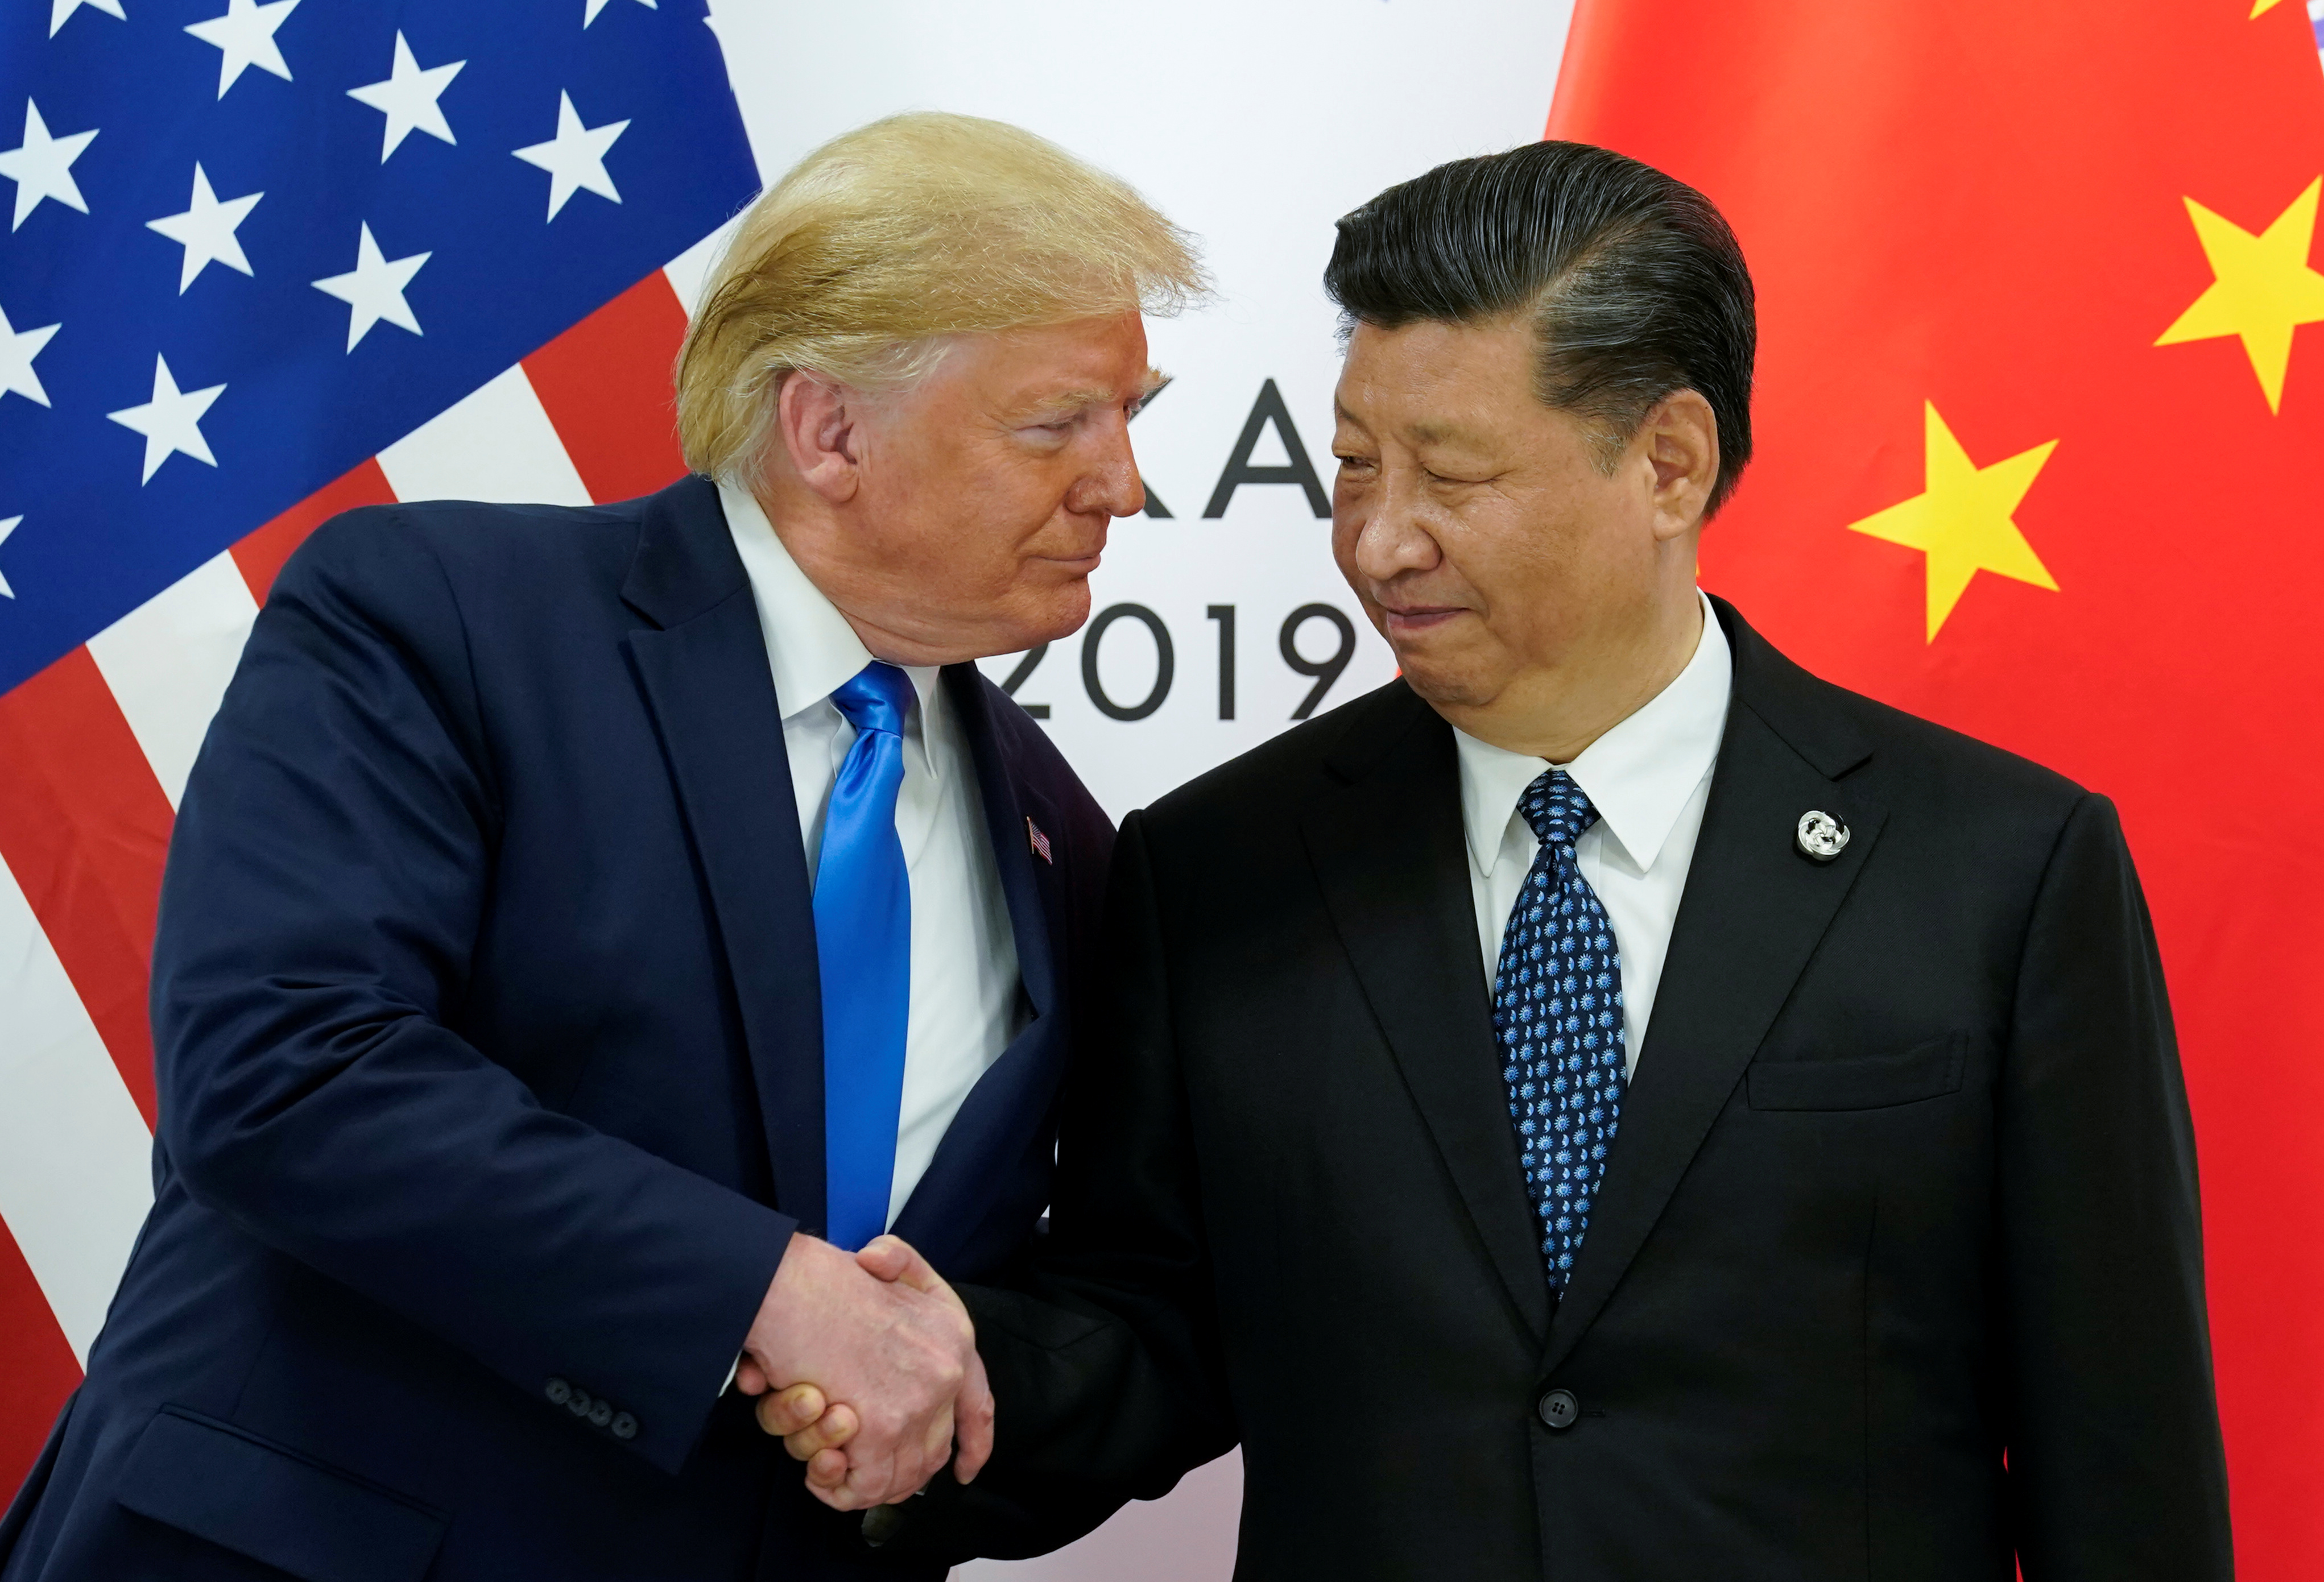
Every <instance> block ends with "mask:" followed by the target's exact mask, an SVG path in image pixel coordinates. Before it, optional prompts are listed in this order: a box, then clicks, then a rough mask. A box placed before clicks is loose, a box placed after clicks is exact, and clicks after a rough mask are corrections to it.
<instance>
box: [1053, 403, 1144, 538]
mask: <svg viewBox="0 0 2324 1582" xmlns="http://www.w3.org/2000/svg"><path fill="white" fill-rule="evenodd" d="M1094 444H1095V446H1096V454H1095V455H1093V456H1092V458H1091V460H1090V465H1089V470H1088V471H1087V472H1085V473H1084V474H1082V475H1081V477H1080V478H1079V479H1077V480H1076V481H1075V482H1074V487H1073V490H1072V492H1070V493H1069V494H1068V495H1067V496H1066V499H1065V505H1066V508H1067V509H1068V510H1074V511H1077V512H1080V513H1082V514H1084V515H1092V514H1094V513H1096V512H1098V511H1101V510H1102V511H1104V512H1106V513H1107V514H1108V515H1109V516H1136V515H1137V514H1138V513H1139V511H1141V510H1145V509H1146V484H1145V483H1144V481H1143V480H1141V479H1140V478H1139V475H1138V456H1137V454H1136V453H1135V452H1133V451H1132V450H1131V449H1130V419H1129V418H1126V417H1124V416H1122V415H1121V414H1120V413H1119V412H1117V413H1114V414H1113V415H1112V416H1111V418H1109V419H1108V420H1107V421H1106V422H1105V423H1103V424H1102V425H1101V426H1099V428H1098V431H1097V434H1096V437H1095V440H1094Z"/></svg>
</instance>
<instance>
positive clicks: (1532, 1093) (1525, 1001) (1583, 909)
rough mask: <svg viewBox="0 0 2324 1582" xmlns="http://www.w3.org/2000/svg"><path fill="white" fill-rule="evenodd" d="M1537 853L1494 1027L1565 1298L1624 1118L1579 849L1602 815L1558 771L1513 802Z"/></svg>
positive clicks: (1505, 939) (1496, 993)
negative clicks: (1575, 848)
mask: <svg viewBox="0 0 2324 1582" xmlns="http://www.w3.org/2000/svg"><path fill="white" fill-rule="evenodd" d="M1517 811H1518V812H1519V813H1521V814H1524V815H1525V821H1526V823H1527V824H1529V825H1530V826H1532V829H1533V832H1534V833H1535V835H1536V836H1538V837H1540V840H1541V851H1539V852H1538V853H1537V854H1536V855H1535V858H1534V860H1533V867H1532V868H1531V869H1528V870H1527V871H1526V878H1525V888H1524V889H1523V890H1522V891H1520V892H1519V893H1518V895H1517V905H1516V906H1515V907H1513V908H1511V910H1510V912H1509V921H1508V926H1507V927H1506V928H1504V929H1503V930H1502V932H1501V958H1500V966H1499V970H1498V971H1497V973H1496V974H1495V977H1494V980H1493V1027H1494V1030H1495V1031H1496V1032H1497V1033H1499V1035H1500V1040H1501V1061H1502V1065H1501V1080H1502V1081H1505V1082H1507V1083H1508V1087H1509V1118H1510V1120H1512V1121H1513V1122H1515V1123H1516V1125H1517V1147H1518V1149H1519V1151H1520V1153H1521V1155H1522V1158H1523V1160H1524V1164H1525V1182H1526V1197H1527V1198H1529V1199H1531V1200H1532V1201H1533V1206H1534V1213H1535V1216H1536V1217H1537V1219H1538V1223H1539V1225H1540V1228H1541V1255H1542V1261H1543V1262H1544V1263H1545V1264H1546V1265H1548V1270H1549V1287H1550V1289H1551V1290H1552V1291H1563V1290H1564V1288H1565V1282H1566V1280H1567V1279H1568V1277H1569V1276H1570V1275H1571V1274H1572V1270H1573V1260H1574V1257H1575V1255H1577V1254H1579V1253H1580V1252H1581V1250H1582V1236H1583V1235H1584V1234H1585V1233H1586V1232H1587V1231H1588V1230H1589V1228H1590V1210H1591V1208H1592V1207H1593V1206H1594V1205H1595V1204H1596V1202H1597V1199H1598V1188H1599V1186H1600V1183H1601V1182H1604V1180H1605V1179H1606V1155H1607V1153H1608V1151H1609V1149H1611V1148H1612V1146H1613V1143H1614V1133H1615V1131H1616V1129H1617V1128H1618V1127H1619V1126H1620V1124H1621V1118H1622V1089H1623V1081H1622V1058H1623V1057H1622V958H1621V952H1620V951H1619V950H1618V948H1617V947H1616V945H1615V943H1614V926H1613V924H1610V923H1609V922H1608V921H1607V919H1606V908H1605V907H1604V906H1600V905H1599V902H1598V894H1597V892H1596V891H1595V890H1592V889H1591V888H1590V881H1589V880H1587V879H1585V878H1582V869H1581V867H1580V866H1579V865H1578V864H1577V863H1576V862H1575V860H1574V856H1573V844H1574V842H1577V841H1579V840H1580V839H1581V838H1582V832H1583V831H1585V830H1587V829H1588V828H1589V827H1590V826H1591V824H1593V823H1597V822H1598V810H1597V809H1596V808H1594V807H1592V806H1591V805H1590V798H1588V797H1587V796H1583V795H1582V787H1580V786H1576V785H1575V784H1574V783H1573V782H1572V779H1571V778H1569V777H1567V775H1566V773H1565V771H1564V770H1563V769H1547V770H1545V771H1543V773H1542V774H1541V776H1540V777H1538V778H1537V779H1535V781H1534V782H1533V784H1532V785H1530V786H1526V789H1525V795H1524V796H1522V797H1520V798H1519V799H1518V801H1517Z"/></svg>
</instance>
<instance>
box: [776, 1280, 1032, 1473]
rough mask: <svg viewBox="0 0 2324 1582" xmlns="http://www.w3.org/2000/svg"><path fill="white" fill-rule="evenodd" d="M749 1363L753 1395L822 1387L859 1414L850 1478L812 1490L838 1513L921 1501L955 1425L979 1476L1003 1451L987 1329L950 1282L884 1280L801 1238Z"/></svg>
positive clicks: (850, 1439) (949, 1447)
mask: <svg viewBox="0 0 2324 1582" xmlns="http://www.w3.org/2000/svg"><path fill="white" fill-rule="evenodd" d="M742 1353H743V1355H742V1364H741V1366H739V1367H738V1368H737V1370H736V1373H735V1384H736V1385H737V1387H739V1388H740V1389H742V1391H743V1392H744V1393H747V1394H752V1395H757V1394H761V1393H764V1392H766V1391H767V1390H769V1389H775V1390H788V1388H789V1387H790V1386H792V1385H794V1384H803V1383H804V1384H814V1385H816V1387H817V1388H818V1389H819V1390H820V1391H821V1393H823V1395H824V1396H825V1397H826V1398H828V1399H829V1400H832V1401H835V1402H844V1403H847V1405H848V1407H849V1408H851V1409H852V1410H853V1413H854V1416H855V1419H856V1421H855V1425H854V1431H853V1432H852V1433H851V1434H849V1435H848V1436H847V1450H846V1467H847V1470H846V1476H845V1477H844V1479H843V1480H841V1481H839V1482H838V1483H837V1484H836V1485H835V1486H831V1487H825V1486H821V1485H811V1486H813V1487H814V1492H815V1495H816V1498H818V1499H820V1500H822V1501H823V1502H824V1504H827V1505H830V1506H832V1507H834V1508H835V1509H837V1510H842V1511H856V1510H863V1509H867V1508H869V1507H870V1506H872V1505H879V1504H890V1503H892V1502H894V1501H896V1500H900V1499H904V1498H906V1497H908V1496H909V1495H912V1494H914V1493H916V1492H917V1491H918V1489H919V1488H920V1486H921V1485H924V1484H926V1483H927V1480H928V1479H929V1478H931V1477H933V1476H936V1473H937V1472H938V1471H939V1470H940V1469H942V1467H944V1465H945V1461H946V1460H947V1459H949V1458H951V1456H952V1452H953V1439H954V1430H955V1426H957V1427H958V1430H959V1431H960V1437H961V1447H960V1449H961V1458H962V1460H963V1461H964V1463H968V1464H969V1465H970V1467H971V1468H972V1475H973V1467H974V1466H976V1465H981V1464H982V1461H983V1459H984V1456H985V1454H986V1453H988V1452H989V1450H990V1449H991V1422H992V1405H991V1394H990V1393H989V1392H988V1391H987V1390H986V1389H985V1387H984V1382H983V1381H984V1370H983V1369H982V1367H981V1366H978V1365H977V1360H976V1334H975V1329H974V1327H973V1325H972V1324H971V1323H970V1322H969V1319H968V1313H967V1310H965V1309H964V1308H963V1307H962V1306H961V1305H960V1301H959V1299H958V1298H957V1297H955V1296H954V1295H953V1294H952V1292H951V1291H950V1290H949V1289H948V1288H946V1287H945V1286H944V1284H943V1283H942V1282H941V1281H932V1282H930V1283H928V1284H927V1285H920V1284H916V1283H912V1282H909V1281H902V1280H894V1281H890V1280H881V1279H878V1278H875V1277H874V1276H873V1275H872V1274H870V1273H869V1272H867V1271H866V1270H865V1269H864V1268H862V1266H861V1265H859V1264H858V1263H857V1261H856V1259H855V1258H854V1257H853V1256H851V1255H848V1254H846V1253H844V1252H842V1251H841V1250H840V1249H839V1248H837V1247H835V1246H832V1245H831V1244H830V1243H829V1242H826V1241H822V1240H818V1239H817V1238H816V1237H811V1236H797V1235H795V1236H793V1237H791V1243H790V1246H789V1248H788V1250H787V1251H786V1252H785V1254H784V1255H783V1261H782V1265H781V1266H780V1267H779V1268H778V1269H777V1270H776V1271H775V1278H774V1283H772V1284H771V1285H770V1286H769V1287H768V1290H767V1297H766V1300H765V1301H763V1302H761V1304H760V1307H759V1316H758V1318H757V1320H755V1321H754V1322H753V1323H752V1326H751V1332H750V1335H749V1337H748V1338H746V1339H745V1340H744V1341H743V1344H742Z"/></svg>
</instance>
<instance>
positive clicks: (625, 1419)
mask: <svg viewBox="0 0 2324 1582" xmlns="http://www.w3.org/2000/svg"><path fill="white" fill-rule="evenodd" d="M613 1437H614V1438H615V1439H636V1438H637V1437H638V1420H637V1419H636V1418H634V1417H632V1416H631V1415H630V1414H629V1413H628V1412H616V1413H615V1414H614V1417H613Z"/></svg>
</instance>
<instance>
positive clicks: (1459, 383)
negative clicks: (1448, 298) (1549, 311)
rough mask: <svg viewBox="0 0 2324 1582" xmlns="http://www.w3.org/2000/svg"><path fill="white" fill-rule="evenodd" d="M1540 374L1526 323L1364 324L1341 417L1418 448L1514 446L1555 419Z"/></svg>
mask: <svg viewBox="0 0 2324 1582" xmlns="http://www.w3.org/2000/svg"><path fill="white" fill-rule="evenodd" d="M1533 370H1534V341H1533V331H1532V327H1530V326H1529V325H1527V324H1526V323H1525V322H1524V321H1523V320H1521V319H1515V318H1505V319H1494V320H1489V321H1487V322H1485V323H1481V324H1445V323H1440V322H1438V321H1435V320H1433V319H1423V320H1420V321H1418V322H1416V323H1413V324H1408V325H1405V326H1402V327H1398V328H1396V329H1383V328H1381V327H1379V326H1377V325H1369V324H1360V325H1358V326H1357V327H1356V328H1355V332H1354V333H1353V334H1352V335H1351V336H1350V337H1349V340H1348V358H1347V362H1346V363H1345V364H1344V365H1343V366H1342V369H1341V373H1340V387H1339V406H1340V411H1341V415H1342V418H1343V419H1345V420H1348V421H1351V422H1353V423H1355V424H1357V425H1358V426H1360V427H1361V428H1367V429H1369V430H1372V431H1374V433H1375V434H1376V435H1377V436H1378V437H1383V438H1385V437H1396V438H1398V439H1402V440H1404V441H1406V442H1407V443H1410V444H1413V445H1420V446H1440V445H1456V444H1462V443H1491V442H1495V441H1502V440H1507V439H1508V438H1510V437H1514V436H1515V435H1516V433H1517V431H1519V430H1527V431H1529V430H1531V429H1533V428H1535V427H1536V426H1537V425H1538V424H1539V423H1540V422H1541V420H1542V419H1543V418H1544V417H1545V416H1546V415H1547V410H1548V409H1546V408H1545V407H1543V405H1542V404H1541V401H1540V399H1539V398H1538V397H1537V396H1535V393H1534V383H1533Z"/></svg>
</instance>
